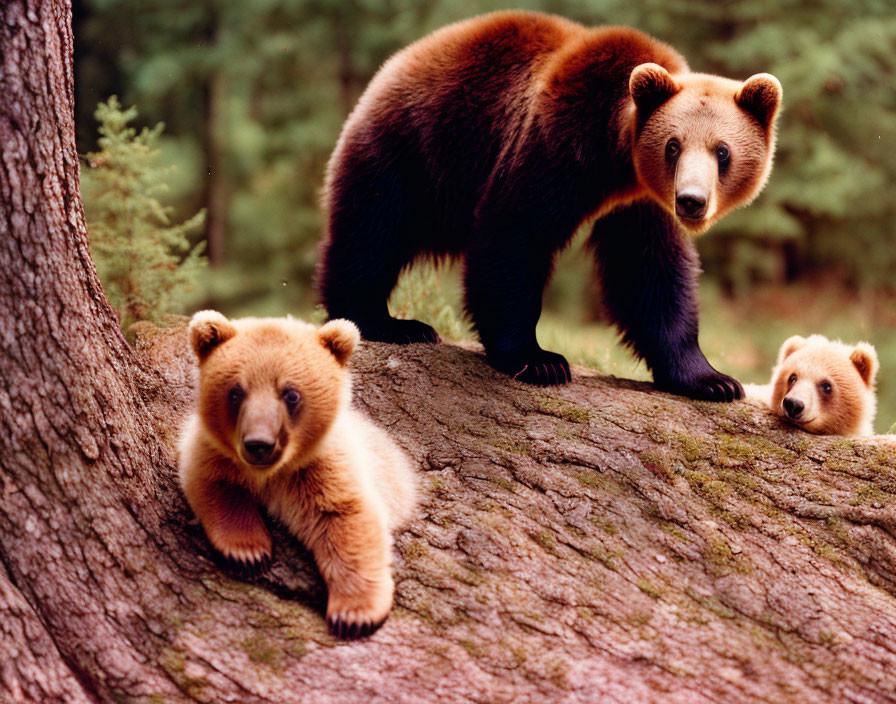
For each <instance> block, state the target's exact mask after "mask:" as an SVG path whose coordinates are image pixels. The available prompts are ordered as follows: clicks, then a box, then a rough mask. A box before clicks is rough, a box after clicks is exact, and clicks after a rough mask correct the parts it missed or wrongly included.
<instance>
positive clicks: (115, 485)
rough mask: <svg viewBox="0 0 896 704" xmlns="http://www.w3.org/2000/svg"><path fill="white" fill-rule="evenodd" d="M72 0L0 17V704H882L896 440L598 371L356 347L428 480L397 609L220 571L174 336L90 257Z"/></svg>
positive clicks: (184, 356) (304, 565)
mask: <svg viewBox="0 0 896 704" xmlns="http://www.w3.org/2000/svg"><path fill="white" fill-rule="evenodd" d="M69 23H70V18H69V13H68V10H67V8H65V7H60V6H59V3H58V2H49V1H47V0H45V1H43V2H39V1H37V0H33V1H32V2H28V3H26V2H24V0H11V1H10V2H7V3H6V4H5V6H4V7H3V8H2V9H0V55H2V62H3V65H2V71H0V96H2V97H3V99H2V100H0V150H2V158H0V335H2V340H3V344H2V353H3V363H2V366H0V379H2V386H0V432H2V437H3V439H4V440H3V443H4V444H3V447H2V456H0V463H2V464H0V470H2V471H0V608H2V614H3V615H2V619H0V701H2V702H4V703H5V702H41V703H45V702H97V701H101V702H120V701H127V702H181V701H201V702H276V703H278V704H288V703H291V702H346V703H349V702H359V701H370V702H461V701H477V702H528V701H533V702H534V701H539V702H542V701H568V702H587V701H590V702H620V703H623V702H624V703H626V704H630V703H633V702H663V703H667V702H681V703H685V702H686V703H691V702H698V703H699V702H726V703H731V702H733V703H736V702H744V703H747V702H749V703H753V702H791V701H792V702H801V703H802V702H856V703H859V702H875V703H877V702H890V701H896V695H894V691H896V599H894V594H896V538H894V536H896V508H894V506H896V504H894V499H896V456H894V451H893V449H892V446H888V445H884V444H873V443H869V442H858V441H846V440H836V439H823V438H814V437H811V436H807V435H805V434H802V433H800V432H798V431H794V430H789V429H787V428H784V427H782V426H780V425H779V424H778V423H777V421H775V420H774V419H772V418H770V417H768V416H767V415H766V414H765V413H763V412H761V411H759V410H758V409H755V408H752V407H750V406H747V405H745V404H743V403H739V404H732V405H713V404H706V403H693V402H688V401H685V400H682V399H679V398H675V397H672V396H668V395H665V394H660V393H656V392H655V391H654V390H653V389H652V387H651V386H649V385H647V384H641V383H634V382H625V381H619V380H614V379H607V378H601V377H597V376H591V375H588V374H585V373H583V372H582V371H581V370H580V371H579V373H578V376H577V378H576V380H575V382H574V383H573V384H571V385H570V386H568V387H565V388H559V389H551V390H539V389H534V388H530V387H526V386H523V385H520V384H517V383H516V382H513V381H511V380H509V379H507V378H506V377H503V376H501V375H498V374H496V373H495V372H493V371H492V370H490V369H489V368H488V367H487V366H486V365H485V364H484V363H483V361H482V357H481V355H480V354H478V353H476V352H473V351H470V350H466V349H461V348H458V347H451V346H446V345H442V346H420V345H417V346H412V347H407V348H399V347H393V346H388V345H368V346H367V348H366V349H365V350H364V351H362V352H361V354H360V355H358V357H357V359H356V361H355V371H356V374H357V383H356V400H357V402H358V403H359V405H360V406H362V407H363V408H365V409H366V410H367V411H368V412H369V413H370V414H371V415H372V416H374V417H375V418H377V419H378V420H379V421H380V422H381V423H382V424H384V425H386V426H387V427H389V428H390V429H391V431H392V432H393V433H394V434H395V436H396V437H397V438H398V439H399V441H400V442H401V443H402V445H403V446H405V447H406V448H407V449H408V451H409V453H410V454H411V455H412V456H413V457H414V459H415V460H416V462H417V463H418V464H419V466H420V468H421V472H422V473H423V475H424V481H423V485H424V487H425V496H424V500H423V504H422V507H421V509H420V511H419V514H418V516H417V518H416V520H414V521H413V523H412V524H411V526H410V528H409V529H408V530H407V531H406V532H404V533H403V534H401V535H400V536H399V537H398V539H397V544H396V568H395V576H396V581H397V585H398V586H397V593H396V608H395V611H394V613H393V614H392V616H391V618H390V619H389V621H387V623H386V625H385V626H384V627H383V628H382V629H381V630H380V631H379V632H377V633H376V634H375V635H374V636H373V637H372V638H370V639H368V640H365V641H361V642H356V643H350V644H347V643H341V642H339V641H336V640H335V639H333V638H331V637H330V636H328V635H327V632H326V627H325V624H324V620H323V618H322V615H321V610H322V605H323V601H324V596H325V595H324V592H323V586H322V583H321V581H320V579H319V577H318V576H317V574H316V571H315V570H314V568H313V565H312V563H311V562H310V561H309V559H308V555H307V554H306V553H305V552H304V551H303V550H302V549H301V547H300V546H298V545H297V544H296V543H295V541H294V540H292V539H290V537H289V536H288V535H286V534H285V533H284V532H283V531H282V530H279V529H276V528H275V530H274V535H275V541H276V548H275V550H276V556H275V561H274V564H273V567H272V568H271V570H270V572H269V573H268V574H267V575H265V576H263V577H261V578H259V579H257V580H255V581H254V582H253V583H246V582H243V581H239V580H237V579H234V578H232V577H230V576H228V575H226V574H224V573H222V572H221V571H220V570H218V569H217V568H215V567H214V566H213V565H212V563H211V561H210V560H209V552H208V546H207V543H206V541H205V539H204V537H203V535H202V531H201V529H200V528H199V526H198V525H197V524H196V522H195V520H194V519H193V518H192V517H191V515H190V512H189V509H188V508H187V506H186V503H185V501H184V500H183V498H182V496H181V494H180V492H179V490H178V488H177V484H176V480H175V470H174V467H173V451H172V448H173V443H174V437H175V435H176V428H177V424H178V422H179V420H180V419H181V418H182V417H183V415H184V412H185V410H186V408H187V407H188V405H189V403H190V401H191V398H192V394H193V391H192V389H193V381H194V379H193V377H194V372H193V366H192V360H191V359H190V357H189V354H188V352H187V349H186V345H185V338H184V332H183V329H182V328H177V329H175V330H173V331H172V332H167V333H158V332H153V331H152V330H150V329H146V330H143V331H142V334H141V341H142V344H143V346H144V348H145V349H144V350H138V351H135V350H133V349H131V348H130V347H128V345H127V344H126V342H125V340H124V339H123V337H122V336H121V334H120V333H119V331H118V327H117V324H116V321H115V318H114V315H113V313H112V311H111V310H110V308H109V306H108V305H107V303H106V301H105V298H104V297H103V294H102V291H101V288H100V285H99V282H98V281H97V278H96V274H95V271H94V267H93V265H92V263H91V261H90V257H89V255H88V251H87V238H86V232H85V227H84V219H83V214H82V211H81V204H80V199H79V196H78V167H77V156H76V153H75V149H74V144H73V137H72V135H73V125H72V97H71V96H72V85H71V74H70V67H71V30H70V24H69Z"/></svg>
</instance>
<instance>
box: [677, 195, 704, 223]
mask: <svg viewBox="0 0 896 704" xmlns="http://www.w3.org/2000/svg"><path fill="white" fill-rule="evenodd" d="M675 213H676V214H677V215H678V217H681V218H689V219H691V220H697V219H699V218H702V217H703V216H704V215H705V214H706V198H704V197H703V196H702V195H699V194H697V193H682V194H681V195H679V196H678V197H676V198H675Z"/></svg>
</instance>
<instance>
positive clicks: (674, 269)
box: [318, 11, 781, 401]
mask: <svg viewBox="0 0 896 704" xmlns="http://www.w3.org/2000/svg"><path fill="white" fill-rule="evenodd" d="M780 100H781V86H780V84H779V83H778V81H777V79H775V78H774V77H773V76H770V75H768V74H759V75H756V76H753V77H752V78H750V79H748V80H747V81H746V82H744V83H741V82H739V81H733V80H729V79H726V78H720V77H718V76H709V75H705V74H698V73H691V72H690V71H689V70H688V66H687V64H686V63H685V61H684V59H683V58H682V57H681V56H680V55H679V54H678V53H677V52H676V51H675V50H674V49H672V48H671V47H669V46H668V45H666V44H664V43H662V42H660V41H658V40H656V39H653V38H651V37H649V36H647V35H645V34H643V33H641V32H638V31H636V30H633V29H629V28H626V27H598V28H593V29H589V28H586V27H583V26H581V25H578V24H575V23H573V22H569V21H567V20H564V19H561V18H557V17H552V16H549V15H543V14H538V13H531V12H516V11H514V12H498V13H494V14H489V15H484V16H482V17H477V18H474V19H472V20H468V21H466V22H461V23H458V24H454V25H451V26H448V27H445V28H443V29H441V30H439V31H437V32H435V33H433V34H431V35H429V36H427V37H424V38H423V39H421V40H420V41H418V42H416V43H414V44H412V45H411V46H409V47H407V48H406V49H404V50H402V51H400V52H398V53H397V54H396V55H395V56H393V57H392V58H391V59H389V61H387V62H386V63H385V65H384V66H383V67H382V68H381V69H380V71H379V73H377V75H376V76H375V77H374V78H373V80H372V81H371V83H370V85H369V86H368V87H367V90H366V91H365V92H364V94H363V95H362V96H361V99H360V101H359V102H358V105H357V107H356V108H355V110H354V111H353V112H352V114H351V115H350V116H349V118H348V120H347V121H346V123H345V126H344V128H343V131H342V135H341V137H340V138H339V142H338V144H337V145H336V149H335V151H334V152H333V156H332V157H331V159H330V163H329V167H328V172H327V182H326V186H325V189H324V203H325V206H326V208H327V210H328V216H329V222H328V236H327V238H326V240H325V242H324V244H323V246H322V258H321V262H320V266H319V271H318V287H319V290H320V293H321V296H322V299H323V303H324V304H325V305H326V307H327V310H328V313H329V315H330V317H332V318H349V319H351V320H353V321H355V322H356V323H357V324H358V326H359V327H360V329H361V333H362V335H363V336H364V337H365V338H367V339H369V340H381V341H386V342H434V341H437V340H438V336H437V335H436V334H435V331H434V330H433V329H432V328H431V327H429V326H428V325H425V324H423V323H421V322H418V321H415V320H396V319H394V318H392V317H390V316H389V313H388V310H387V307H386V303H387V300H388V297H389V294H390V292H391V290H392V288H393V287H394V285H395V282H396V280H397V278H398V275H399V273H400V272H401V270H402V269H403V268H404V267H405V266H407V265H408V264H410V263H411V262H413V261H414V260H415V259H416V258H417V257H418V256H420V255H432V256H435V257H444V256H459V257H463V259H464V262H465V278H464V282H465V292H466V306H467V310H468V312H469V314H470V316H471V318H472V320H473V323H474V325H475V327H476V330H477V331H478V333H479V337H480V339H481V341H482V343H483V345H484V347H485V350H486V353H487V355H488V360H489V362H490V363H491V364H492V365H493V366H494V367H495V368H497V369H499V370H501V371H502V372H505V373H507V374H510V375H512V376H514V377H515V378H517V379H519V380H520V381H526V382H529V383H534V384H557V383H564V382H566V381H568V380H569V378H570V372H569V365H568V364H567V362H566V360H565V359H564V358H563V357H562V356H561V355H559V354H555V353H553V352H547V351H545V350H542V349H541V347H539V345H538V342H537V341H536V338H535V325H536V323H537V322H538V318H539V316H540V314H541V299H542V292H543V290H544V287H545V285H546V283H547V281H548V278H549V276H550V273H551V268H552V264H553V259H554V255H555V253H556V252H557V251H558V250H559V249H561V248H562V247H563V246H564V245H565V244H566V243H567V242H568V241H569V239H570V238H571V237H572V235H573V233H574V232H575V231H576V229H577V228H578V226H579V225H580V224H581V223H582V222H583V221H586V220H589V219H596V221H595V224H594V229H593V232H592V235H591V240H590V243H591V245H592V247H593V250H594V252H595V257H596V260H597V263H598V270H599V272H600V276H601V282H602V285H603V292H604V298H605V303H606V308H607V310H608V311H609V312H610V314H611V315H612V317H613V319H614V321H615V322H616V324H617V325H618V326H619V328H620V330H621V331H622V333H623V339H624V340H625V342H626V343H628V344H629V345H630V346H631V347H632V348H633V349H634V350H635V352H636V353H637V354H639V355H640V356H641V357H643V358H644V360H645V361H646V362H647V364H648V366H649V367H650V368H651V370H652V371H653V376H654V380H655V382H656V385H657V386H658V387H659V388H661V389H664V390H668V391H672V392H675V393H679V394H683V395H685V396H690V397H692V398H700V399H710V400H719V401H722V400H726V401H730V400H733V399H735V398H740V397H741V396H742V395H743V388H742V387H741V385H740V384H739V383H738V382H737V381H736V380H735V379H732V378H731V377H729V376H726V375H724V374H721V373H719V372H717V371H716V370H715V369H713V368H712V367H711V366H710V365H709V363H708V362H707V361H706V358H705V357H704V356H703V353H702V351H701V350H700V347H699V346H698V343H697V327H698V314H697V296H696V291H695V285H696V280H697V275H698V272H699V268H698V260H697V256H696V252H695V249H694V246H693V244H692V242H691V238H690V237H689V236H688V235H689V234H692V235H696V234H698V233H701V232H703V231H705V230H706V229H707V228H708V227H709V226H710V225H712V224H713V223H714V222H716V221H717V220H718V219H719V218H721V217H722V216H723V215H725V214H726V213H728V212H729V211H730V210H732V209H733V208H736V207H739V206H742V205H745V204H747V203H749V202H750V201H751V200H752V199H753V198H754V197H755V196H756V194H757V193H758V192H759V191H760V190H761V188H762V187H763V185H764V184H765V182H766V180H767V178H768V174H769V171H770V169H771V164H772V157H773V153H774V145H775V116H776V113H777V109H778V105H779V104H780Z"/></svg>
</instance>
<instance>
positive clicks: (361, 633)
mask: <svg viewBox="0 0 896 704" xmlns="http://www.w3.org/2000/svg"><path fill="white" fill-rule="evenodd" d="M385 622H386V619H382V620H381V621H354V620H347V619H346V617H343V616H328V617H327V629H328V630H329V631H330V634H331V635H333V636H336V637H337V638H341V639H343V640H356V639H358V638H367V637H368V636H370V635H373V633H375V632H376V631H377V629H379V627H380V626H382V625H383V624H384V623H385Z"/></svg>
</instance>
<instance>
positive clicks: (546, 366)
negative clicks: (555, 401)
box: [488, 349, 572, 386]
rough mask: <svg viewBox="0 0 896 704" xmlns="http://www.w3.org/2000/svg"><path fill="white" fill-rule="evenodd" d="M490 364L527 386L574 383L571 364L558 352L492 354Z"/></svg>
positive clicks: (537, 351) (536, 351)
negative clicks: (570, 369)
mask: <svg viewBox="0 0 896 704" xmlns="http://www.w3.org/2000/svg"><path fill="white" fill-rule="evenodd" d="M488 362H489V364H491V365H492V366H493V367H494V368H495V369H497V370H498V371H499V372H504V373H505V374H507V375H508V376H512V377H513V378H514V379H516V380H517V381H522V382H523V383H525V384H533V385H535V386H557V385H558V384H566V383H568V382H570V381H572V372H570V371H569V362H567V361H566V358H565V357H564V356H563V355H562V354H557V353H556V352H547V351H545V350H542V349H537V350H534V351H531V352H520V353H515V354H506V355H495V354H490V355H489V356H488Z"/></svg>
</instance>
